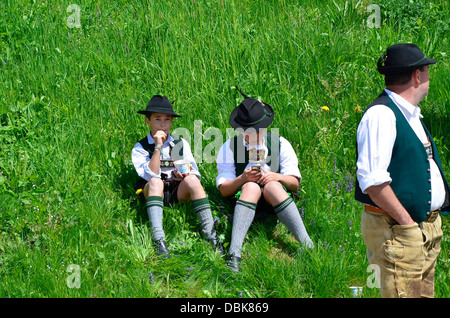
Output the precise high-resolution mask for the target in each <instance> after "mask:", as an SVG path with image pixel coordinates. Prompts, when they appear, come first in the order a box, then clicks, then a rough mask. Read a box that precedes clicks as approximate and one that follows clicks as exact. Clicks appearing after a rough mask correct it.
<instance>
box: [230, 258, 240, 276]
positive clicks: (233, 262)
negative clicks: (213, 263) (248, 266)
mask: <svg viewBox="0 0 450 318" xmlns="http://www.w3.org/2000/svg"><path fill="white" fill-rule="evenodd" d="M227 266H228V268H229V269H231V271H233V272H235V273H239V272H240V271H241V258H240V257H237V256H235V255H234V254H231V255H229V256H228V259H227Z"/></svg>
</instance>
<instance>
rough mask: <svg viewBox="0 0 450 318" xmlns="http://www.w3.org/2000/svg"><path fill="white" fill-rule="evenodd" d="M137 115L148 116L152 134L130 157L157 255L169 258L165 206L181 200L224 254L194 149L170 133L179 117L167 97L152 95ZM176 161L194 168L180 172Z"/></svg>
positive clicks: (147, 122)
mask: <svg viewBox="0 0 450 318" xmlns="http://www.w3.org/2000/svg"><path fill="white" fill-rule="evenodd" d="M138 113H139V114H143V115H145V123H146V124H147V125H148V126H149V127H150V132H149V133H148V135H147V136H146V137H144V138H143V139H142V140H141V141H139V142H138V143H137V144H136V145H135V146H134V148H133V150H132V154H131V156H132V161H133V164H134V167H135V169H136V172H137V174H138V175H139V176H140V177H141V179H140V180H139V181H138V184H137V189H138V192H141V193H143V195H144V197H145V199H146V208H147V213H148V217H149V219H150V223H151V229H152V239H153V241H154V243H155V245H156V250H157V253H158V254H159V255H165V256H169V250H168V249H167V245H166V238H165V233H164V230H163V226H162V220H163V206H165V205H169V204H171V203H176V202H178V201H185V202H188V201H191V202H192V207H193V210H194V211H195V212H196V213H197V216H198V217H199V219H200V222H201V226H202V231H203V235H204V238H205V239H206V240H207V241H209V242H210V243H211V244H212V245H213V246H214V247H215V248H216V249H217V250H218V251H219V253H222V247H221V245H220V243H219V241H218V239H217V234H216V231H215V229H214V221H213V218H212V214H211V208H210V205H209V200H208V198H207V197H206V194H205V191H204V189H203V187H202V185H201V183H200V173H199V172H198V168H197V165H196V163H195V160H194V157H193V155H192V152H191V148H190V146H189V144H188V143H187V142H186V140H184V139H183V138H180V137H177V136H172V135H171V134H170V128H171V126H172V122H173V118H174V117H180V116H179V115H177V114H176V113H175V112H174V111H173V107H172V104H171V103H170V101H169V100H168V99H167V97H165V96H161V95H155V96H153V97H152V98H151V100H150V102H149V103H148V105H147V108H146V109H145V110H142V111H138ZM175 160H184V161H185V162H188V163H189V166H190V167H192V168H191V169H190V171H188V172H186V173H180V171H178V170H177V169H175V166H174V161H175Z"/></svg>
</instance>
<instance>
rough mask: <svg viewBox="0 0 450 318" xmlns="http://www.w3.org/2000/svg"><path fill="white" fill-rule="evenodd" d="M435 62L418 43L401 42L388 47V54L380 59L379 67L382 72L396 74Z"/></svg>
mask: <svg viewBox="0 0 450 318" xmlns="http://www.w3.org/2000/svg"><path fill="white" fill-rule="evenodd" d="M434 63H436V60H435V59H430V58H428V57H426V56H425V54H423V52H422V51H421V50H420V48H419V47H418V46H417V45H415V44H412V43H399V44H394V45H391V46H390V47H388V48H387V50H386V54H383V55H382V56H381V57H380V59H379V60H378V63H377V67H378V72H379V73H381V74H395V73H401V72H406V71H410V70H414V69H417V68H419V67H421V66H424V65H429V64H434Z"/></svg>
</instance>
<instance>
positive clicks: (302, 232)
mask: <svg viewBox="0 0 450 318" xmlns="http://www.w3.org/2000/svg"><path fill="white" fill-rule="evenodd" d="M274 210H275V213H276V214H277V216H278V218H279V219H280V220H281V222H283V224H284V225H286V227H287V228H288V229H289V231H291V232H292V234H294V236H295V238H296V239H297V241H299V243H301V244H303V245H305V246H306V247H307V248H313V247H314V243H313V242H312V241H311V238H310V237H309V235H308V233H307V232H306V228H305V225H304V224H303V221H302V218H301V216H300V213H299V212H298V209H297V206H296V205H295V202H294V200H293V199H292V198H291V197H289V198H287V199H286V200H284V201H283V202H281V203H280V204H277V205H276V206H274Z"/></svg>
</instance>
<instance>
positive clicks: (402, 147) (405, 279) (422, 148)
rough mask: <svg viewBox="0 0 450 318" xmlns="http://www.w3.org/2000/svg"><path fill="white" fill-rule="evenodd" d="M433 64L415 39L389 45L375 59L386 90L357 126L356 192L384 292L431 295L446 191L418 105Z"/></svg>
mask: <svg viewBox="0 0 450 318" xmlns="http://www.w3.org/2000/svg"><path fill="white" fill-rule="evenodd" d="M434 63H436V60H434V59H430V58H427V57H426V56H425V55H424V54H423V53H422V51H421V50H420V49H419V47H418V46H417V45H414V44H408V43H402V44H395V45H392V46H390V47H389V48H388V49H387V51H386V54H384V55H382V56H381V58H380V59H379V61H378V71H379V72H380V73H381V74H383V75H384V77H385V84H386V89H385V90H384V91H383V93H382V94H381V95H380V96H379V97H378V98H377V99H376V100H375V101H374V102H373V103H372V104H370V105H369V107H368V108H367V109H366V111H365V113H364V116H363V117H362V119H361V122H360V124H359V126H358V131H357V156H358V157H357V186H356V188H355V198H356V200H358V201H360V202H362V203H364V211H363V214H362V218H361V231H362V234H363V238H364V241H365V244H366V247H367V257H368V260H369V262H370V264H373V265H375V266H378V268H379V270H380V281H379V284H380V291H381V296H382V297H395V298H397V297H434V273H435V266H436V260H437V257H438V255H439V252H440V241H441V238H442V235H443V233H442V229H441V217H440V214H444V215H446V214H448V213H449V211H450V207H449V192H450V191H449V186H448V183H447V181H446V180H445V177H444V173H443V169H442V165H441V162H440V159H439V154H438V151H437V149H436V145H435V144H434V142H433V138H432V137H431V135H430V133H429V132H428V130H427V128H426V127H425V125H424V124H423V122H422V120H421V118H422V115H421V114H420V108H419V107H418V106H417V105H418V104H419V102H420V101H421V100H422V99H423V98H424V97H425V96H427V94H428V88H429V73H428V69H429V65H430V64H434Z"/></svg>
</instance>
